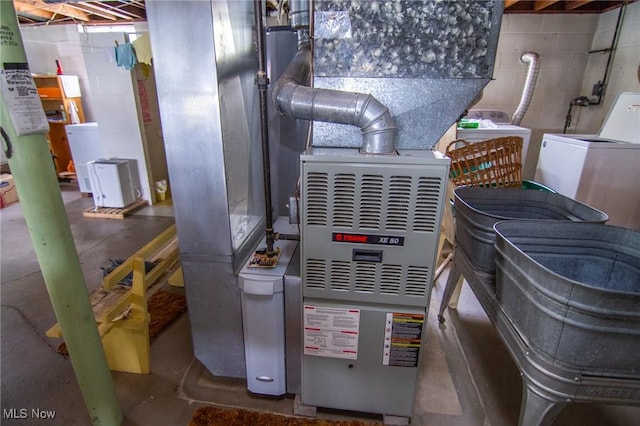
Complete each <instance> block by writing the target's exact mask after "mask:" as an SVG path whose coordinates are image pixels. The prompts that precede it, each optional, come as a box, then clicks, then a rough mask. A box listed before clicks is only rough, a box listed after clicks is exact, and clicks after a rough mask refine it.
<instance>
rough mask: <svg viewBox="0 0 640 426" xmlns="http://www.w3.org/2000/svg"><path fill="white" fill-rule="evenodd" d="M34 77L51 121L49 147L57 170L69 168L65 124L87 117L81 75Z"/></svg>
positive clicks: (48, 118)
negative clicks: (83, 105)
mask: <svg viewBox="0 0 640 426" xmlns="http://www.w3.org/2000/svg"><path fill="white" fill-rule="evenodd" d="M33 80H34V81H35V83H36V87H37V89H38V94H39V95H40V100H41V101H42V107H43V108H44V112H45V114H46V116H47V120H48V121H49V134H48V138H49V147H50V149H51V154H52V155H53V161H54V163H55V166H56V172H57V173H62V172H66V171H67V167H68V166H69V162H70V161H71V159H72V158H71V150H70V149H69V140H68V139H67V132H66V129H65V125H67V124H72V123H84V121H85V119H84V110H83V109H82V96H81V92H80V84H79V80H78V77H77V76H75V75H57V76H34V77H33Z"/></svg>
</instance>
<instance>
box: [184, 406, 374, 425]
mask: <svg viewBox="0 0 640 426" xmlns="http://www.w3.org/2000/svg"><path fill="white" fill-rule="evenodd" d="M371 424H372V423H367V422H361V421H358V420H347V421H345V420H326V419H313V418H304V417H290V416H285V415H283V414H274V413H264V412H259V411H249V410H238V409H223V408H217V407H210V406H204V407H200V408H198V410H197V411H196V412H195V413H194V414H193V417H192V418H191V422H190V423H189V426H248V425H252V426H253V425H256V426H307V425H313V426H367V425H368V426H370V425H371Z"/></svg>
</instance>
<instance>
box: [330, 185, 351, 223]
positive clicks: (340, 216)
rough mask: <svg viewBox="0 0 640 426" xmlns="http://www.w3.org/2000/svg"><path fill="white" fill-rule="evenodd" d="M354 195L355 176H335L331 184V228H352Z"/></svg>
mask: <svg viewBox="0 0 640 426" xmlns="http://www.w3.org/2000/svg"><path fill="white" fill-rule="evenodd" d="M355 194H356V177H355V175H352V174H337V175H336V176H335V178H334V182H333V199H334V204H333V226H344V227H347V228H350V227H352V226H353V214H354V204H355Z"/></svg>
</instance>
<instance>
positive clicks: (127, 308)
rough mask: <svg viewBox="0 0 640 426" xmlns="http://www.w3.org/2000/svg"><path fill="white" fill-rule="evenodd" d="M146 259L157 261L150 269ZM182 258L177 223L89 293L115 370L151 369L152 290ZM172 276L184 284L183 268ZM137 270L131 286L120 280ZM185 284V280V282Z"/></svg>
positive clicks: (55, 332) (56, 331) (57, 333)
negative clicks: (146, 265)
mask: <svg viewBox="0 0 640 426" xmlns="http://www.w3.org/2000/svg"><path fill="white" fill-rule="evenodd" d="M145 262H155V263H156V265H155V267H154V268H153V269H152V270H151V271H149V272H146V270H145ZM176 262H178V238H177V234H176V226H175V225H172V226H170V227H169V228H168V229H167V230H165V231H164V232H162V233H161V234H160V235H158V236H157V237H156V238H154V239H153V240H152V241H151V242H149V243H148V244H147V245H145V246H144V247H142V248H141V249H140V250H138V251H137V252H136V253H135V254H134V255H133V256H131V257H130V258H128V259H127V260H126V261H124V262H123V263H122V264H121V265H120V266H118V267H117V268H116V269H114V270H113V271H111V272H110V273H109V274H108V275H107V276H105V277H104V278H103V280H102V287H101V288H99V289H97V290H96V291H94V292H92V293H91V294H90V295H89V298H90V301H91V306H92V307H93V313H94V316H95V319H96V323H97V326H98V332H99V333H100V337H101V339H102V346H103V348H104V352H105V355H106V357H107V363H108V364H109V368H110V369H111V370H113V371H124V372H129V373H142V374H147V373H150V372H151V362H150V346H149V345H150V344H149V322H150V320H151V316H150V315H149V312H148V310H147V296H148V290H149V289H150V288H151V287H152V286H154V284H156V283H158V282H159V279H160V278H161V277H163V276H165V275H166V274H167V273H168V272H169V271H170V270H171V269H172V268H173V266H174V265H175V264H176ZM173 269H174V271H173V272H172V275H171V276H170V277H169V282H170V283H171V284H172V285H180V283H183V281H182V269H181V268H180V267H178V268H177V269H176V268H173ZM131 273H132V274H133V279H132V285H131V287H126V286H122V285H120V284H119V283H120V282H121V281H122V280H123V279H124V278H126V277H127V275H129V274H131ZM182 285H184V284H182ZM46 335H47V336H48V337H52V338H59V337H62V335H63V330H62V329H61V328H60V325H59V324H55V325H54V326H53V327H51V328H50V329H49V330H48V331H47V333H46Z"/></svg>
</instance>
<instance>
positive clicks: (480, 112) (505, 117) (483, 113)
mask: <svg viewBox="0 0 640 426" xmlns="http://www.w3.org/2000/svg"><path fill="white" fill-rule="evenodd" d="M464 118H470V119H474V120H491V121H493V122H494V123H509V122H511V117H509V114H507V113H506V112H504V111H499V110H493V109H471V110H469V112H468V113H467V115H466V116H465V117H464Z"/></svg>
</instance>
